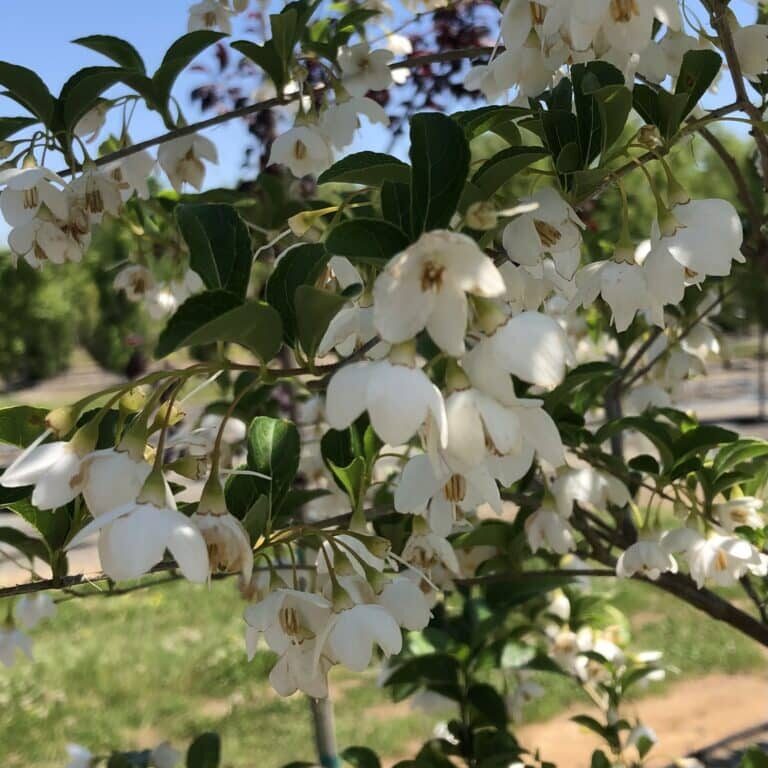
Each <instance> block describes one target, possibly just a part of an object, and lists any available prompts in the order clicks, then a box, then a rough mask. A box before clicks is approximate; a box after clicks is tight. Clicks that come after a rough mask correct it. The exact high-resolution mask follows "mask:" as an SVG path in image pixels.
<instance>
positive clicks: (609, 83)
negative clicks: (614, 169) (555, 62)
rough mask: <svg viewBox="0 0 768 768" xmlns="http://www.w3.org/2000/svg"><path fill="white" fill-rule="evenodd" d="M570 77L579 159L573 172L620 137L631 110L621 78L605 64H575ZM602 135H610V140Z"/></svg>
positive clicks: (628, 92) (628, 95)
mask: <svg viewBox="0 0 768 768" xmlns="http://www.w3.org/2000/svg"><path fill="white" fill-rule="evenodd" d="M571 74H572V77H573V96H574V105H575V107H576V114H577V126H578V136H579V140H578V144H579V150H580V156H581V162H580V165H579V166H578V167H577V168H574V169H573V170H580V169H582V168H587V167H589V165H590V163H591V162H592V161H593V160H594V159H595V158H596V157H597V156H598V155H601V154H602V155H604V154H605V151H606V149H607V148H608V146H610V145H611V144H613V142H614V141H615V140H616V139H617V138H618V137H619V136H620V135H621V132H622V130H623V129H624V124H625V123H626V120H627V116H628V115H629V110H630V109H631V107H632V94H631V93H630V91H629V90H628V89H627V88H626V87H625V85H624V75H623V74H622V73H621V72H620V71H619V70H618V69H616V67H614V66H613V65H611V64H608V63H607V62H605V61H591V62H589V63H588V64H577V65H575V66H573V67H572V68H571ZM597 94H601V96H600V97H599V98H598V96H597ZM609 104H610V105H611V106H610V107H609V106H608V105H609ZM606 134H610V140H609V136H607V135H606Z"/></svg>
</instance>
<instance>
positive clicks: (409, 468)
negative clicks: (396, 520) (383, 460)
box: [395, 454, 501, 536]
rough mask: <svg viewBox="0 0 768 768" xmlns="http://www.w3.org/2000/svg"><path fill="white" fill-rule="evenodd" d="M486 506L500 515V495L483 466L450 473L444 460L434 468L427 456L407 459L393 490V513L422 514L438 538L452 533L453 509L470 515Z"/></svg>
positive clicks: (454, 512) (454, 514)
mask: <svg viewBox="0 0 768 768" xmlns="http://www.w3.org/2000/svg"><path fill="white" fill-rule="evenodd" d="M481 504H490V505H491V507H493V509H494V510H495V511H496V512H497V513H498V514H501V496H500V495H499V488H498V486H497V485H496V482H495V481H494V479H493V477H492V475H491V473H490V472H489V470H488V469H487V467H486V466H485V465H484V464H478V465H477V466H474V467H470V468H467V469H465V468H463V467H462V468H461V470H457V471H453V470H452V469H451V468H450V466H449V464H448V462H447V461H446V460H445V459H440V460H439V462H438V464H437V467H436V466H435V462H434V461H433V460H432V459H431V458H430V457H429V456H428V455H427V454H419V455H418V456H414V457H413V458H412V459H409V461H408V463H407V464H406V465H405V466H404V467H403V471H402V473H401V475H400V480H399V482H398V484H397V486H396V487H395V510H396V511H397V512H401V513H403V514H418V515H423V516H424V517H425V518H426V519H427V521H428V522H429V527H430V528H431V529H432V531H434V532H435V533H436V534H438V535H439V536H448V534H450V533H451V531H452V530H453V524H454V522H455V520H456V517H457V510H460V511H461V512H472V511H473V510H475V509H477V507H479V506H480V505H481Z"/></svg>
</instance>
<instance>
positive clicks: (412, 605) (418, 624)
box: [376, 575, 432, 632]
mask: <svg viewBox="0 0 768 768" xmlns="http://www.w3.org/2000/svg"><path fill="white" fill-rule="evenodd" d="M376 600H377V602H378V604H379V605H381V606H382V607H383V608H385V609H386V611H387V612H388V613H390V614H391V615H392V617H393V618H394V620H395V621H396V622H397V623H398V624H399V625H400V626H401V627H403V628H404V629H407V630H409V631H412V632H418V631H420V630H422V629H424V628H425V627H426V626H427V624H429V620H430V619H431V618H432V611H431V609H430V604H429V602H428V600H427V599H426V596H425V595H424V593H423V592H422V591H421V589H420V588H419V585H418V584H417V583H416V582H415V581H414V580H413V579H409V578H406V577H405V576H399V575H397V576H394V577H393V578H392V579H391V580H390V581H388V582H387V584H386V585H385V586H384V588H383V589H382V590H381V592H380V593H379V594H378V596H377V598H376Z"/></svg>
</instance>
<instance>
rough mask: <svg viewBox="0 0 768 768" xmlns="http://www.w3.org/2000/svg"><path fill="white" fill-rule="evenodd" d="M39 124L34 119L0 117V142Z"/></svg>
mask: <svg viewBox="0 0 768 768" xmlns="http://www.w3.org/2000/svg"><path fill="white" fill-rule="evenodd" d="M38 122H40V121H39V120H38V119H37V118H35V117H0V141H4V140H5V139H7V138H9V137H10V136H13V134H14V133H18V132H19V131H22V130H24V128H29V127H30V126H31V125H35V124H36V123H38Z"/></svg>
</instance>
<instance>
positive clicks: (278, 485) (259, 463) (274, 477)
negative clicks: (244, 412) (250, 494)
mask: <svg viewBox="0 0 768 768" xmlns="http://www.w3.org/2000/svg"><path fill="white" fill-rule="evenodd" d="M300 454H301V439H300V437H299V430H298V429H297V428H296V425H295V424H294V423H293V422H291V421H288V420H286V419H273V418H271V417H269V416H257V417H256V418H255V419H254V420H253V421H252V422H251V423H250V426H249V427H248V469H250V470H252V471H254V472H260V473H261V474H263V475H266V476H267V477H268V478H269V479H265V478H249V479H252V480H253V481H254V483H255V486H256V487H257V488H258V490H259V492H260V493H261V494H264V495H265V496H266V497H267V499H268V500H269V508H270V510H271V512H272V514H273V515H274V514H275V511H276V510H278V509H279V507H280V505H281V504H282V502H283V500H284V499H285V498H286V496H287V495H288V493H289V491H290V490H291V485H292V484H293V479H294V477H296V472H298V469H299V458H300Z"/></svg>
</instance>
